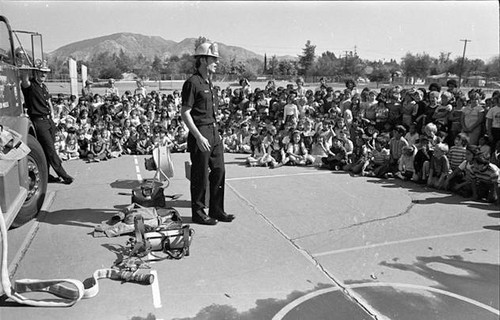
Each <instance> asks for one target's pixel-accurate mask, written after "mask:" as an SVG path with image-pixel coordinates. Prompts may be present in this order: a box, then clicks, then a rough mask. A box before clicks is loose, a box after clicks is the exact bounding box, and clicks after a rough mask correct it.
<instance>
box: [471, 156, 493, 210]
mask: <svg viewBox="0 0 500 320" xmlns="http://www.w3.org/2000/svg"><path fill="white" fill-rule="evenodd" d="M499 176H500V169H499V168H498V167H497V166H496V165H494V164H492V163H491V162H490V161H489V159H488V158H486V156H485V155H484V154H481V153H478V154H477V156H476V157H475V159H474V162H473V164H472V172H471V180H472V181H471V182H472V183H471V187H472V197H473V199H474V200H481V199H486V200H487V201H488V202H496V201H497V200H498V197H499V190H498V188H499V187H498V184H499Z"/></svg>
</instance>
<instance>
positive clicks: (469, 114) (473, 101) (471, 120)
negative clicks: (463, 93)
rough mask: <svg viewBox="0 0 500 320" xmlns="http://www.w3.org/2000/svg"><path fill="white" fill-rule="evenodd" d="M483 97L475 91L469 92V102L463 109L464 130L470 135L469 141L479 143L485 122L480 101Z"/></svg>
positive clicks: (474, 143)
mask: <svg viewBox="0 0 500 320" xmlns="http://www.w3.org/2000/svg"><path fill="white" fill-rule="evenodd" d="M480 100H481V97H480V95H479V93H477V92H475V91H471V92H469V104H467V105H466V106H465V107H464V108H463V109H462V131H463V132H464V133H465V134H467V136H468V137H469V143H470V144H473V145H477V144H478V142H479V137H480V135H481V130H482V129H483V128H482V125H483V122H484V116H485V114H484V109H483V107H482V106H481V104H480V103H479V102H480Z"/></svg>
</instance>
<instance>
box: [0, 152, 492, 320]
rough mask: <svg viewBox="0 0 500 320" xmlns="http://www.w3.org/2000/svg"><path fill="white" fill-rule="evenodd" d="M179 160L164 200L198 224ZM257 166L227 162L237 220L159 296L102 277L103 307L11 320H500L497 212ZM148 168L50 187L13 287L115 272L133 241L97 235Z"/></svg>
mask: <svg viewBox="0 0 500 320" xmlns="http://www.w3.org/2000/svg"><path fill="white" fill-rule="evenodd" d="M172 156H173V161H174V167H175V176H174V178H173V179H172V180H171V184H170V186H169V187H168V188H167V189H166V191H165V194H166V195H173V194H182V196H180V198H178V199H177V200H169V198H167V200H168V201H167V206H171V207H173V208H175V209H177V210H178V211H179V212H180V214H181V216H183V218H184V219H185V221H186V222H187V223H189V222H190V208H189V182H188V180H187V179H186V178H185V173H184V162H185V161H187V160H188V159H189V155H188V154H173V155H172ZM245 157H246V156H245V155H242V154H225V161H226V202H225V205H226V211H227V212H228V213H232V214H235V215H236V219H235V221H233V222H232V223H219V224H218V225H216V226H201V225H195V224H192V225H191V226H192V227H193V229H195V235H194V238H193V243H192V246H191V255H190V256H188V257H185V258H183V259H182V260H179V261H170V260H167V261H161V262H157V263H155V264H152V265H151V267H152V270H151V272H153V273H154V274H155V276H156V281H155V283H153V285H152V286H142V285H137V284H132V283H120V282H117V281H112V280H101V281H100V288H101V291H100V293H99V295H98V297H95V298H93V299H89V300H82V301H80V302H78V303H77V304H76V305H74V306H73V307H70V308H63V309H56V308H48V309H41V308H26V307H14V306H12V305H10V304H8V303H5V302H3V303H0V306H1V308H0V318H1V319H2V320H3V319H5V320H10V319H134V320H139V319H214V320H216V319H217V320H219V319H258V320H260V319H287V320H288V319H313V320H314V319H350V320H357V319H395V320H396V319H397V320H407V319H408V320H409V319H415V320H417V319H418V320H422V319H426V320H432V319H453V320H455V319H492V320H493V319H499V314H500V313H499V308H500V306H499V300H500V293H499V284H500V267H499V265H500V263H499V257H500V255H499V253H500V232H499V231H500V225H499V222H500V220H499V218H500V209H499V207H498V206H493V205H490V204H487V203H484V202H473V201H468V200H467V199H463V198H460V197H459V196H455V195H453V194H450V193H446V192H441V191H436V190H432V189H427V188H426V187H424V186H421V185H416V184H413V183H410V182H403V181H399V180H393V179H388V180H381V179H377V178H369V177H352V176H350V175H349V174H347V173H344V172H331V171H328V170H320V169H316V168H313V167H281V168H278V169H269V168H255V167H254V168H249V167H246V166H245V165H244V160H245ZM143 162H144V156H136V157H134V156H125V157H122V158H119V159H113V160H110V161H107V162H101V163H94V164H86V163H84V162H82V161H71V162H67V163H65V167H66V168H67V170H68V171H69V172H71V173H72V174H73V175H74V176H75V178H76V181H75V183H73V184H72V185H70V186H65V185H62V184H50V185H49V190H50V192H51V194H52V200H51V202H50V203H48V204H47V206H46V211H45V212H44V214H42V216H41V217H40V218H39V220H38V221H36V222H35V223H38V226H39V228H38V230H37V232H36V234H35V235H34V238H33V241H32V242H31V243H30V244H29V248H27V250H26V253H25V254H24V255H23V256H22V259H21V260H20V263H19V266H18V267H17V269H16V272H15V274H14V278H16V279H21V278H38V279H51V278H61V277H64V278H76V279H85V278H86V277H88V276H90V275H91V274H92V272H93V271H94V270H95V269H98V268H103V267H109V266H110V264H111V263H112V262H113V261H114V260H115V259H116V252H114V251H113V250H112V248H113V246H117V245H119V244H122V245H123V244H124V243H125V241H126V238H127V237H118V238H112V239H110V238H93V237H91V236H90V235H89V234H90V233H91V232H92V230H93V227H94V226H95V225H96V224H97V223H100V222H101V221H103V220H106V218H107V217H109V216H110V215H111V214H113V213H114V212H116V211H117V210H119V209H120V208H122V207H123V206H125V205H126V204H128V203H129V201H130V195H129V192H130V189H131V188H132V187H133V186H136V185H137V181H138V179H140V178H148V177H152V176H153V173H152V172H148V171H145V169H144V166H143ZM16 232H17V233H16ZM19 232H20V231H18V230H14V231H12V237H11V238H12V239H17V238H19V240H14V242H16V241H17V242H18V243H20V242H21V240H22V239H21V238H22V237H21V236H19V234H18V233H19ZM9 233H10V232H9ZM13 246H14V248H13V249H12V250H11V251H12V253H10V255H9V257H10V258H11V259H13V258H12V257H13V256H14V255H16V252H18V249H17V248H16V244H13Z"/></svg>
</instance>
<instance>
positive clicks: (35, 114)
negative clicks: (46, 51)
mask: <svg viewBox="0 0 500 320" xmlns="http://www.w3.org/2000/svg"><path fill="white" fill-rule="evenodd" d="M47 72H50V69H49V68H47V67H46V66H45V65H44V64H41V65H40V66H39V67H38V68H37V69H35V70H34V71H33V77H32V78H30V74H29V72H28V71H26V70H24V71H23V72H22V75H21V90H22V91H23V95H24V101H25V103H26V107H27V109H28V116H29V117H30V119H31V121H32V122H33V125H34V127H35V131H36V136H37V139H38V141H39V142H40V145H41V146H42V148H43V151H44V153H45V157H46V159H47V164H48V165H49V166H52V168H53V169H54V171H55V172H56V174H57V175H58V178H56V177H53V176H51V175H49V182H57V181H60V179H62V181H63V183H65V184H70V183H72V182H73V180H74V179H73V177H71V176H70V175H69V174H68V173H67V172H66V170H64V168H63V166H62V161H61V158H59V156H58V155H57V152H56V148H55V146H54V142H55V137H56V131H57V127H56V125H55V123H54V121H53V120H52V112H53V108H52V102H51V101H50V94H49V91H48V89H47V86H46V85H45V83H44V82H45V79H46V78H47Z"/></svg>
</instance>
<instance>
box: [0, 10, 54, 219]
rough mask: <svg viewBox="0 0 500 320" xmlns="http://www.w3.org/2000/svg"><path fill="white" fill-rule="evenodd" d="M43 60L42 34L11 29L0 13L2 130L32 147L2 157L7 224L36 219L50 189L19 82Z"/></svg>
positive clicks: (0, 180)
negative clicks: (18, 156) (24, 72)
mask: <svg viewBox="0 0 500 320" xmlns="http://www.w3.org/2000/svg"><path fill="white" fill-rule="evenodd" d="M43 61H44V54H43V45H42V35H41V34H39V33H37V32H30V31H20V30H12V29H11V26H10V24H9V21H8V20H7V18H6V17H4V16H1V15H0V129H1V130H2V132H4V133H6V132H9V133H11V134H10V136H14V137H17V141H16V140H14V142H15V143H16V145H17V146H19V145H21V144H23V145H24V146H28V147H29V150H28V149H27V148H26V150H27V151H29V153H28V152H26V153H27V154H26V155H25V156H23V157H22V158H21V159H5V157H2V158H0V208H1V211H2V213H3V215H4V218H5V221H6V223H7V227H19V226H21V225H23V224H24V223H26V222H28V221H30V220H31V219H33V218H34V217H35V216H36V215H37V214H38V212H39V211H40V209H41V207H42V204H43V201H44V199H45V194H46V191H47V181H48V167H47V161H46V158H45V154H44V152H43V149H42V147H41V146H40V144H39V143H38V141H37V138H36V134H35V129H34V127H33V124H32V123H31V121H30V119H29V118H28V115H27V113H26V110H25V108H24V98H23V94H22V92H21V85H20V80H21V76H20V72H21V70H22V69H36V66H37V65H40V64H41V63H42V62H43ZM16 145H14V146H11V147H13V148H15V147H16ZM3 151H5V150H3ZM0 152H2V150H0ZM0 156H1V154H0Z"/></svg>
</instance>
